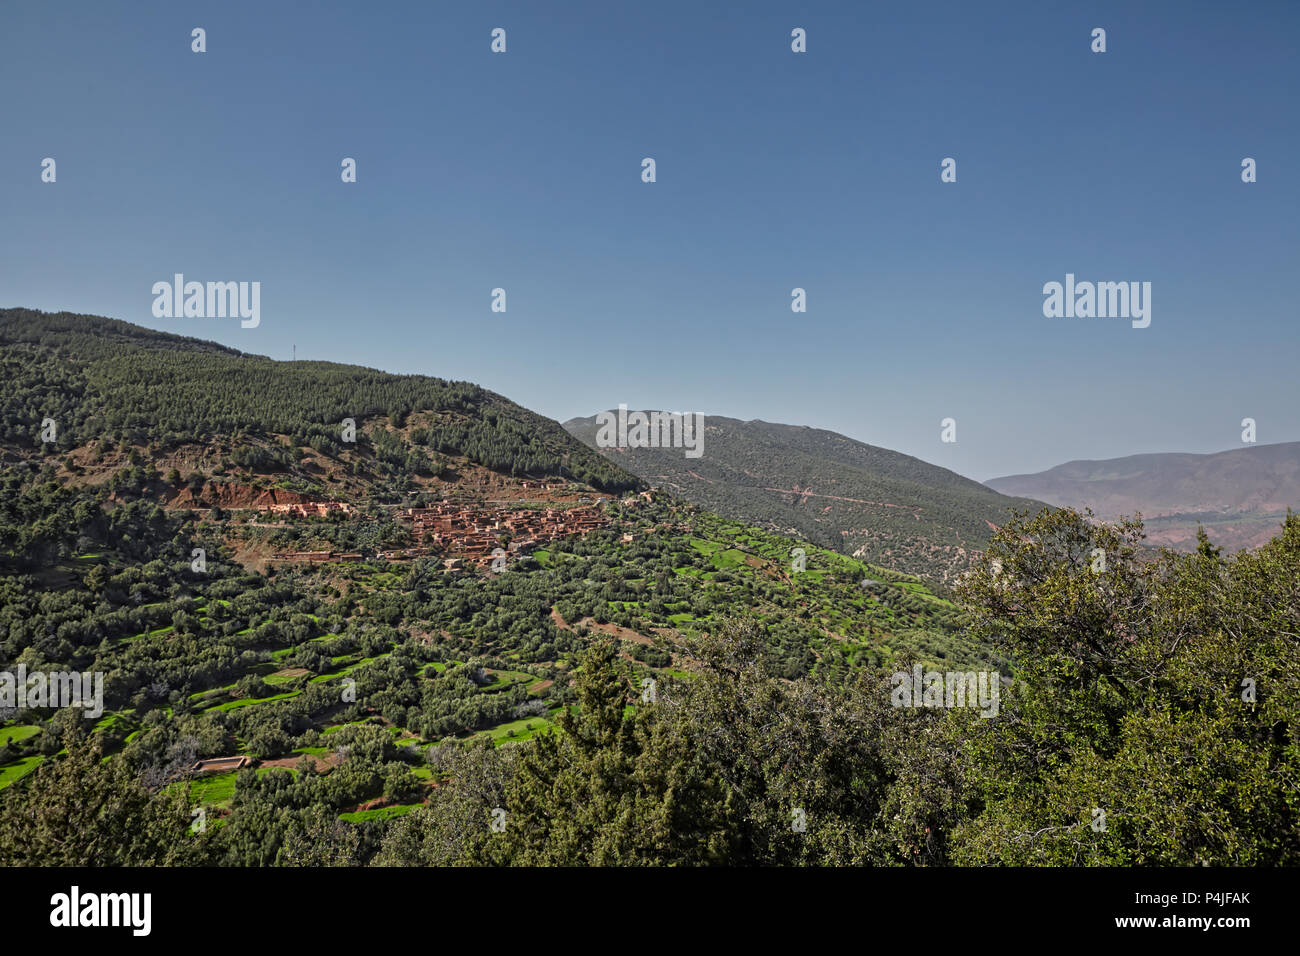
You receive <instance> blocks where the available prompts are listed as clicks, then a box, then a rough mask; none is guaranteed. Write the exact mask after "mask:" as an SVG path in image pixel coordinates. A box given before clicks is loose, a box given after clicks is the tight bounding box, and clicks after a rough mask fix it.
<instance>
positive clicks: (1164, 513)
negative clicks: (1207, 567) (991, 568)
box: [985, 442, 1300, 551]
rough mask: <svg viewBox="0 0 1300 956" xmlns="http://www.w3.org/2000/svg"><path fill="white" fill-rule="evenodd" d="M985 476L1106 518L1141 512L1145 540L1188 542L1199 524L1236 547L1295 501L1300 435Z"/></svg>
mask: <svg viewBox="0 0 1300 956" xmlns="http://www.w3.org/2000/svg"><path fill="white" fill-rule="evenodd" d="M985 484H987V485H988V486H989V487H990V488H992V489H994V490H995V491H1000V492H1002V493H1003V494H1008V495H1026V496H1030V497H1033V498H1038V499H1039V500H1041V501H1046V502H1047V503H1048V504H1052V505H1058V506H1062V507H1072V508H1079V509H1082V508H1091V509H1092V510H1093V512H1094V513H1095V514H1096V515H1097V516H1098V517H1099V518H1102V519H1104V520H1108V521H1112V520H1115V519H1116V518H1118V517H1120V516H1121V515H1132V514H1134V513H1141V515H1142V518H1143V521H1144V523H1145V524H1146V530H1147V536H1148V538H1149V540H1150V541H1151V543H1152V544H1158V545H1166V546H1168V547H1171V548H1180V549H1188V548H1191V547H1194V546H1195V544H1196V529H1197V526H1198V525H1203V526H1204V527H1205V530H1206V532H1207V533H1208V534H1209V536H1210V539H1211V541H1213V542H1214V543H1215V544H1217V545H1220V546H1221V547H1223V548H1225V549H1226V550H1230V551H1235V550H1239V549H1241V548H1254V547H1258V546H1259V545H1261V544H1263V543H1264V542H1265V541H1267V540H1269V539H1270V538H1271V537H1273V535H1275V534H1276V533H1277V532H1278V530H1279V525H1280V524H1281V521H1282V518H1283V517H1284V516H1285V515H1286V511H1287V508H1288V507H1291V508H1296V507H1300V442H1285V443H1280V444H1273V445H1251V446H1246V447H1243V448H1236V449H1233V450H1231V451H1223V452H1218V453H1217V454H1211V455H1190V454H1154V455H1130V456H1129V457H1127V458H1111V459H1106V460H1103V461H1071V462H1067V463H1065V464H1064V465H1057V466H1056V467H1055V468H1050V469H1048V470H1047V471H1043V472H1039V473H1038V474H1034V475H1008V476H1007V477H1005V478H994V479H992V480H991V481H988V482H985Z"/></svg>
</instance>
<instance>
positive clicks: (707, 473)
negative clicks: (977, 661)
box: [564, 415, 1042, 580]
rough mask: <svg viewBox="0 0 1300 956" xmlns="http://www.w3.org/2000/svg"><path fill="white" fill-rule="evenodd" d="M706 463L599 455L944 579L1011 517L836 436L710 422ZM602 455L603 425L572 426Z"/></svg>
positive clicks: (734, 508) (904, 462)
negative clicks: (599, 436) (599, 441)
mask: <svg viewBox="0 0 1300 956" xmlns="http://www.w3.org/2000/svg"><path fill="white" fill-rule="evenodd" d="M705 423H706V427H705V430H704V454H703V455H702V456H701V457H699V458H686V457H685V456H684V455H683V454H682V452H681V450H680V449H661V448H609V449H599V450H600V451H601V452H602V454H604V455H605V456H606V457H607V458H609V460H611V461H614V462H617V463H618V464H619V465H620V466H622V467H623V468H626V469H627V470H629V471H631V472H633V473H635V474H637V475H639V476H640V477H642V478H644V479H645V480H646V481H648V482H650V483H652V484H653V485H655V486H657V487H662V488H665V489H668V490H670V491H672V492H673V493H674V494H678V495H681V496H682V497H683V498H685V499H686V500H688V501H691V502H693V503H695V504H697V505H699V506H700V507H702V508H707V509H709V510H710V511H716V512H718V513H719V514H723V515H726V516H727V517H729V518H734V519H736V520H738V521H745V522H747V523H749V524H755V525H758V526H760V527H763V528H769V529H772V530H776V531H781V532H784V533H787V534H795V535H798V536H799V537H802V538H806V539H807V540H809V541H813V542H816V543H817V544H820V545H821V546H822V547H825V548H832V549H834V550H836V551H841V552H843V553H845V554H851V555H855V556H857V557H861V558H863V559H865V560H868V561H874V562H877V563H879V564H884V565H887V566H889V567H894V568H898V569H900V570H905V571H909V572H911V573H913V574H923V575H926V576H928V577H930V578H933V579H936V580H944V579H953V578H955V576H956V575H957V574H959V573H961V572H962V571H964V570H966V569H967V568H968V567H969V565H970V561H971V559H972V558H973V557H974V553H975V552H978V551H982V550H983V549H984V548H985V547H986V546H987V545H988V542H989V540H990V538H991V537H992V535H993V530H994V526H1000V525H1002V524H1004V523H1005V522H1006V520H1007V519H1008V518H1009V517H1010V515H1011V512H1012V510H1013V509H1017V508H1019V509H1021V510H1030V511H1037V510H1038V509H1039V508H1041V507H1042V503H1041V502H1037V501H1033V500H1030V499H1026V498H1009V497H1006V496H1004V495H1001V494H998V493H997V492H994V491H991V490H990V489H988V488H986V487H984V486H983V485H981V484H980V483H979V482H976V481H971V480H970V479H969V478H963V477H962V476H961V475H958V474H956V473H955V472H952V471H949V470H947V469H946V468H940V467H938V466H936V465H931V464H928V463H926V462H924V461H921V460H920V459H919V458H913V457H912V456H910V455H904V454H900V453H899V452H896V451H890V450H889V449H887V448H878V447H876V446H874V445H868V444H865V443H863V442H859V441H854V440H853V439H851V438H846V437H845V436H843V435H839V434H836V433H835V432H829V431H825V430H823V429H819V428H808V427H801V426H795V425H778V424H773V423H771V422H762V421H748V422H742V421H739V420H738V419H734V418H724V417H721V416H715V415H706V416H705ZM564 427H565V428H566V429H567V430H568V431H569V432H570V433H571V434H573V435H574V436H576V437H577V438H579V439H581V440H582V441H583V442H584V443H586V444H587V445H588V446H590V447H592V448H596V431H597V428H596V421H595V418H594V417H592V418H574V419H570V420H569V421H567V422H565V423H564Z"/></svg>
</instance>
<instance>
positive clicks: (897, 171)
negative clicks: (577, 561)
mask: <svg viewBox="0 0 1300 956" xmlns="http://www.w3.org/2000/svg"><path fill="white" fill-rule="evenodd" d="M0 20H2V24H3V29H0V81H2V83H3V89H4V90H5V95H4V97H3V98H0V140H2V142H3V146H2V147H0V209H2V210H3V222H4V228H3V230H0V232H2V235H0V306H19V305H21V306H28V307H34V308H41V309H46V310H63V309H66V310H70V311H76V312H89V313H96V314H103V315H110V316H113V317H116V318H122V319H126V320H128V321H131V322H137V323H140V324H142V325H147V326H150V327H154V328H161V329H167V330H169V331H176V332H181V333H183V334H187V335H196V336H200V337H203V338H211V339H215V340H217V341H220V342H222V343H225V344H227V345H231V346H234V347H236V348H240V349H243V350H245V351H249V352H255V353H259V354H266V355H271V356H273V357H276V358H286V359H287V358H288V357H289V356H290V352H291V348H292V347H293V346H294V345H295V344H296V346H297V354H298V356H299V358H318V359H330V360H335V361H345V362H356V363H360V364H365V365H370V366H375V367H378V368H383V369H387V370H390V371H397V372H421V373H427V374H433V375H439V376H443V377H446V378H455V379H467V380H470V381H475V382H478V383H481V384H483V385H485V386H486V387H488V388H491V389H493V390H495V391H498V392H501V393H502V394H504V395H506V396H508V397H509V398H511V399H513V400H515V401H517V402H519V403H521V404H523V405H526V406H528V407H530V408H533V409H535V410H537V411H539V412H541V413H543V414H545V415H548V416H551V417H554V418H556V419H559V420H564V419H566V418H569V417H571V416H574V415H587V414H592V413H594V412H596V411H597V410H599V409H602V408H609V407H613V406H615V405H617V404H619V403H620V402H624V403H627V404H628V405H630V406H632V407H638V406H640V407H662V408H668V409H671V410H681V411H701V412H705V413H711V414H719V415H729V416H734V417H737V418H742V419H749V418H762V419H765V420H768V421H778V422H788V423H793V424H808V425H814V426H817V427H823V428H830V429H833V430H836V431H840V432H843V433H845V434H847V435H850V436H852V437H854V438H858V439H861V440H863V441H868V442H871V443H873V444H878V445H883V446H885V447H888V448H894V449H897V450H899V451H903V452H907V453H909V454H914V455H917V456H918V457H921V458H923V459H925V460H927V461H931V462H935V463H937V464H941V465H945V466H947V467H950V468H953V469H955V470H956V471H959V472H961V473H962V474H966V475H969V476H971V477H974V478H977V479H981V480H982V479H986V478H990V477H993V476H997V475H1003V474H1009V473H1015V472H1023V471H1035V470H1039V469H1042V468H1047V467H1050V466H1052V465H1055V464H1058V463H1060V462H1063V461H1067V460H1070V459H1075V458H1107V457H1115V456H1120V455H1126V454H1135V453H1140V452H1155V451H1197V452H1208V451H1219V450H1223V449H1227V448H1232V447H1237V446H1238V445H1239V444H1240V432H1241V427H1240V422H1241V419H1242V418H1244V417H1247V416H1249V417H1253V418H1255V419H1256V420H1257V422H1258V430H1259V431H1258V433H1259V441H1260V442H1261V443H1266V442H1276V441H1294V440H1300V384H1297V380H1298V379H1300V375H1297V371H1296V369H1297V364H1298V361H1297V349H1296V345H1297V341H1298V339H1300V335H1298V334H1297V322H1298V321H1300V314H1298V313H1297V306H1296V303H1297V296H1296V281H1297V278H1298V277H1300V224H1298V223H1297V215H1296V211H1297V209H1300V185H1298V184H1297V173H1296V169H1295V163H1296V160H1297V157H1300V134H1298V133H1297V123H1296V107H1295V102H1296V94H1297V91H1298V90H1300V57H1297V56H1296V55H1295V50H1296V48H1297V45H1298V41H1300V4H1296V3H1292V2H1253V3H1245V4H1238V5H1229V4H1220V3H1182V2H1179V3H1167V4H1166V3H1155V2H1144V3H1141V4H1132V3H1113V4H1087V3H1085V4H1058V3H1042V2H1034V3H991V4H971V3H937V4H931V3H904V4H888V5H884V4H863V3H860V2H855V3H842V4H841V3H812V4H798V3H746V4H743V5H738V4H722V3H712V2H695V3H686V4H676V3H662V2H660V3H653V4H632V3H621V2H602V3H561V2H558V0H557V2H554V3H546V4H538V3H518V4H496V3H468V2H467V3H439V4H431V3H413V4H397V3H374V4H342V3H338V4H334V3H322V4H311V5H305V4H304V5H291V4H288V3H212V4H206V3H197V4H194V3H191V4H175V3H158V4H146V3H134V4H129V5H128V4H109V3H102V2H97V3H64V4H21V5H20V4H17V3H13V2H10V3H8V4H6V5H5V6H4V8H3V12H2V13H0ZM194 27H203V28H204V29H205V30H206V31H207V52H206V53H203V54H196V53H193V52H191V49H190V44H191V40H190V31H191V30H192V29H193V28H194ZM494 27H503V28H505V29H506V31H507V52H506V53H505V54H493V53H492V52H491V51H490V49H489V44H490V40H491V37H490V32H491V30H492V29H493V28H494ZM794 27H803V28H804V29H806V30H807V36H808V52H807V53H805V54H798V55H797V54H794V53H792V52H791V50H790V31H791V30H792V29H793V28H794ZM1094 27H1103V28H1105V29H1106V31H1107V48H1108V49H1107V52H1106V53H1104V54H1094V53H1092V52H1091V51H1090V48H1089V47H1090V42H1091V39H1090V33H1091V30H1092V29H1093V28H1094ZM646 156H651V157H654V158H655V160H656V163H657V176H658V181H657V182H655V183H653V184H646V183H643V182H641V160H642V158H643V157H646ZM1247 156H1249V157H1253V158H1254V159H1255V160H1256V161H1257V163H1258V179H1259V181H1258V182H1256V183H1253V184H1244V183H1242V181H1241V177H1240V164H1241V160H1242V158H1243V157H1247ZM44 157H53V158H54V159H55V160H56V162H57V164H58V165H57V172H58V179H57V182H56V183H53V184H50V183H42V182H41V179H40V173H41V160H42V159H43V158H44ZM344 157H353V158H355V159H356V160H357V164H358V166H357V169H358V176H357V179H358V181H357V182H356V183H354V184H344V183H342V182H341V181H340V175H339V172H340V162H341V160H342V159H343V158H344ZM945 157H953V158H955V159H956V160H957V182H956V183H941V182H940V180H939V171H940V161H941V160H942V159H943V158H945ZM177 272H181V273H184V274H185V276H186V277H187V279H196V280H200V281H207V280H214V281H218V280H220V281H224V280H244V281H259V282H261V284H262V303H261V304H262V317H261V324H260V326H259V327H257V328H256V329H242V328H240V325H239V322H238V320H231V319H215V318H208V319H197V318H190V319H157V318H154V316H153V315H152V312H151V307H152V304H153V296H152V294H151V292H150V290H151V287H152V285H153V283H155V282H157V281H162V280H169V279H170V278H171V277H172V275H173V274H174V273H177ZM1067 272H1070V273H1074V274H1075V275H1076V276H1077V278H1078V279H1079V280H1080V281H1082V280H1093V281H1149V282H1151V284H1152V321H1151V325H1150V327H1149V328H1146V329H1134V328H1132V327H1131V326H1130V324H1129V322H1128V321H1126V320H1123V319H1064V318H1054V319H1049V318H1045V317H1044V315H1043V311H1042V305H1043V294H1042V287H1043V284H1044V283H1046V282H1051V281H1063V280H1064V277H1065V274H1066V273H1067ZM496 287H501V288H504V289H505V290H506V293H507V302H508V311H507V312H506V313H504V314H501V313H493V312H491V311H490V308H489V306H490V294H491V290H492V289H493V288H496ZM794 287H802V288H804V289H806V290H807V297H808V311H807V313H806V314H802V315H796V314H793V313H792V312H791V310H790V292H791V289H792V288H794ZM949 416H951V417H953V418H955V419H956V420H957V442H956V444H944V443H942V442H941V441H940V420H941V419H943V418H945V417H949ZM705 451H706V454H707V446H706V449H705Z"/></svg>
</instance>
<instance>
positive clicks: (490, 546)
mask: <svg viewBox="0 0 1300 956" xmlns="http://www.w3.org/2000/svg"><path fill="white" fill-rule="evenodd" d="M396 517H397V518H398V520H402V521H409V522H411V526H412V530H413V532H414V533H415V537H416V540H417V541H419V542H420V545H421V546H422V548H423V549H425V550H426V551H428V550H438V551H442V552H447V553H450V554H454V555H456V556H457V557H460V558H463V559H464V560H467V561H473V562H475V563H478V564H488V563H490V562H491V560H492V552H493V551H495V550H496V549H497V548H500V547H502V540H503V539H504V538H506V537H508V538H509V539H510V551H511V552H513V553H527V552H528V551H530V550H532V549H533V548H536V547H538V546H540V545H542V544H544V543H546V542H547V541H554V540H555V539H556V538H563V537H567V536H569V535H575V534H576V535H584V534H586V533H587V532H588V531H592V530H594V529H596V528H601V527H604V526H605V525H606V524H607V523H608V519H607V518H606V517H605V515H604V513H603V512H601V511H600V510H598V509H596V508H567V509H566V508H518V509H514V510H509V511H506V510H497V509H482V508H473V507H466V506H465V505H463V504H455V503H453V502H449V501H444V502H441V503H440V504H437V505H434V506H433V507H431V508H407V509H406V510H404V511H399V512H397V514H396ZM407 550H409V549H407ZM388 553H389V552H385V554H386V555H387V554H388Z"/></svg>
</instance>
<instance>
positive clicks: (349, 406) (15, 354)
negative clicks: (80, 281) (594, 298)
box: [0, 309, 638, 491]
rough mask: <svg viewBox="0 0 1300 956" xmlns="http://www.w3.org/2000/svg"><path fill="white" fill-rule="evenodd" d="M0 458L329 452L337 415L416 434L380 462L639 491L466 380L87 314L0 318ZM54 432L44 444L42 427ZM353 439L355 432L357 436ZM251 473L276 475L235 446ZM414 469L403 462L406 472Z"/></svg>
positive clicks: (557, 431)
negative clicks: (98, 449)
mask: <svg viewBox="0 0 1300 956" xmlns="http://www.w3.org/2000/svg"><path fill="white" fill-rule="evenodd" d="M0 374H2V375H3V376H4V381H5V389H4V392H3V396H2V397H0V448H7V449H14V450H17V451H40V452H42V453H43V454H46V455H59V454H65V453H67V452H68V451H71V450H72V449H74V448H77V447H80V446H85V445H88V444H89V443H91V442H92V441H93V442H102V441H105V440H107V441H110V442H113V443H115V444H116V445H130V444H140V445H149V446H152V447H153V448H154V449H155V451H156V450H158V449H168V448H174V447H176V446H179V445H185V444H198V445H202V444H205V443H207V442H209V441H212V440H214V439H215V440H219V441H221V442H223V443H225V444H227V445H228V446H231V447H233V444H235V440H236V439H240V440H243V439H251V438H268V437H270V436H272V435H283V436H288V437H290V438H291V439H292V444H294V445H297V446H302V445H310V446H311V447H312V448H313V449H315V450H317V451H322V452H327V453H331V454H334V455H337V454H338V453H339V452H341V451H342V450H343V446H344V444H345V442H344V441H343V439H342V438H341V435H342V423H343V421H344V419H352V420H353V421H354V422H355V423H356V424H357V427H358V432H359V433H362V432H364V426H365V423H366V422H367V421H368V420H370V419H374V418H377V417H382V418H383V419H384V420H385V421H386V422H387V423H389V424H391V425H393V426H394V427H397V428H404V427H406V426H407V424H408V420H411V419H414V420H415V421H416V422H417V424H420V425H422V426H423V427H421V428H416V429H413V431H414V432H415V434H414V435H412V436H411V437H412V438H413V440H412V441H404V442H403V443H402V444H403V447H401V448H388V449H384V451H385V453H386V454H387V455H388V456H389V457H394V456H397V457H398V459H399V461H401V462H402V463H403V464H404V463H405V462H404V459H405V457H406V456H407V455H408V454H409V453H410V452H411V451H412V450H417V451H418V455H419V456H421V457H420V458H419V460H423V461H426V462H427V461H428V456H429V455H433V456H437V455H446V456H460V457H463V458H465V459H467V460H468V461H470V462H474V463H476V464H480V465H483V466H485V467H487V468H489V469H492V470H494V471H499V472H504V473H506V474H509V475H516V476H519V475H534V476H544V475H560V476H564V477H567V478H572V479H574V480H576V481H579V482H584V483H586V484H589V485H592V486H594V487H597V488H601V489H605V490H610V491H617V490H622V489H627V488H633V487H636V486H637V485H638V482H637V481H636V480H635V479H633V478H631V477H630V476H628V475H627V474H626V473H624V472H622V471H621V470H620V469H619V468H618V467H616V466H614V465H611V464H610V463H608V462H607V461H605V460H604V459H603V458H601V457H600V456H599V455H596V454H594V453H592V452H590V451H589V450H588V449H586V448H585V447H583V446H582V445H580V444H578V443H577V442H574V441H572V440H571V439H570V438H569V436H568V435H566V434H565V433H564V431H563V429H561V428H560V427H559V426H558V425H557V424H556V423H555V422H552V421H550V420H549V419H546V418H543V417H542V416H540V415H536V414H534V413H533V412H530V411H528V410H527V409H524V408H520V407H519V406H518V405H515V404H514V403H512V402H509V401H507V400H506V399H504V398H502V397H501V396H499V395H495V394H493V393H492V392H488V391H486V390H484V389H482V388H479V387H478V386H477V385H472V384H470V383H468V382H449V381H444V380H443V379H438V378H429V377H427V376H423V375H391V374H388V373H386V372H379V371H376V370H374V369H366V368H361V367H358V366H354V365H337V364H334V363H330V362H276V361H272V360H271V359H268V358H265V357H263V356H258V355H245V354H243V353H240V352H236V351H235V350H233V349H228V348H224V347H222V346H220V345H217V344H215V343H212V342H204V341H200V340H198V339H192V338H184V337H181V336H177V335H169V334H167V333H163V332H154V331H151V330H149V329H144V328H140V327H139V326H133V325H130V324H129V323H126V322H120V321H117V320H115V319H106V318H101V317H98V316H87V315H71V314H68V313H59V314H57V315H56V314H47V313H42V312H34V311H31V310H27V309H5V310H0ZM46 419H51V420H52V421H53V423H54V425H55V427H56V437H55V440H54V441H52V442H43V441H42V436H41V431H42V422H44V421H45V420H46ZM362 438H363V439H364V434H363V435H362ZM245 444H246V446H247V449H248V450H246V454H248V452H249V451H251V450H252V449H254V448H256V449H257V450H256V451H255V452H254V453H253V455H252V456H251V457H250V461H251V463H253V464H262V463H263V462H264V461H265V464H267V465H268V466H272V467H274V466H275V465H277V464H283V465H287V464H289V463H290V460H289V459H288V458H287V457H283V455H281V457H280V458H279V459H277V457H276V456H277V453H276V452H274V451H272V452H271V453H270V455H269V459H268V453H267V452H266V450H265V449H264V448H262V447H260V446H255V445H252V443H245ZM413 464H414V462H413Z"/></svg>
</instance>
